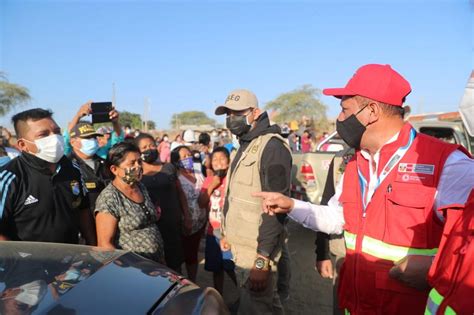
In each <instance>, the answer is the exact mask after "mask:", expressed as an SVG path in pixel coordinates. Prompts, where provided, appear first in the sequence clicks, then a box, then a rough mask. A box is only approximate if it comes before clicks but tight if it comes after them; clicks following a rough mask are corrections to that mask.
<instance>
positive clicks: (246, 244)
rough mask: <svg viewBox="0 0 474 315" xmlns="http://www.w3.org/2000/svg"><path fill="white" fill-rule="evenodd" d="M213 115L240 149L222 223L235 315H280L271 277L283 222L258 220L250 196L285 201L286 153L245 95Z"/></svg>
mask: <svg viewBox="0 0 474 315" xmlns="http://www.w3.org/2000/svg"><path fill="white" fill-rule="evenodd" d="M215 113H216V115H224V114H225V115H226V116H227V117H226V118H227V119H226V125H227V128H228V129H229V130H230V131H231V132H232V133H233V134H234V135H236V136H237V138H238V140H239V144H240V147H239V148H238V150H237V151H236V152H234V154H233V155H232V161H231V166H230V170H229V175H228V176H227V194H226V202H225V205H224V215H225V219H224V222H223V223H224V224H223V226H224V234H225V238H226V241H227V242H228V244H229V245H230V247H231V249H232V253H233V255H234V259H235V264H236V274H237V280H238V284H239V288H240V305H239V314H283V308H282V305H281V301H280V297H279V295H278V293H277V288H276V276H275V275H276V272H277V268H278V267H279V266H278V262H279V260H280V256H281V251H282V247H283V246H284V243H285V240H286V233H285V226H284V224H285V219H286V217H285V216H276V217H273V216H270V215H268V214H263V213H262V211H261V200H260V199H259V198H255V197H252V195H251V194H252V192H256V191H262V190H263V191H265V190H268V191H273V192H280V193H283V194H286V195H289V189H290V173H291V165H292V159H291V153H290V149H289V147H288V145H287V143H286V141H285V139H284V138H282V137H281V136H280V133H281V130H280V128H279V127H278V126H277V125H271V124H270V120H269V118H268V114H267V113H266V112H265V111H261V110H260V109H259V108H258V101H257V97H256V96H255V95H254V94H253V93H252V92H250V91H248V90H235V91H232V92H231V93H230V94H229V96H228V97H227V99H226V101H225V104H224V105H221V106H219V107H218V108H217V109H216V112H215ZM283 265H284V266H283V267H289V266H288V264H283ZM281 268H282V266H281V265H280V269H281ZM288 273H289V270H286V272H285V274H286V275H288ZM280 276H282V275H280Z"/></svg>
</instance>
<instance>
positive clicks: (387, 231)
mask: <svg viewBox="0 0 474 315" xmlns="http://www.w3.org/2000/svg"><path fill="white" fill-rule="evenodd" d="M456 149H461V150H463V149H462V147H460V146H457V145H452V144H448V143H445V142H442V141H440V140H438V139H436V138H433V137H430V136H427V135H424V134H421V133H416V131H415V130H414V129H413V127H412V126H411V125H410V124H408V123H407V124H405V125H404V126H403V128H402V130H401V131H400V133H399V136H398V138H397V140H396V141H395V142H392V143H389V144H386V145H385V146H384V147H382V149H381V151H380V160H379V167H378V168H379V169H378V173H377V175H378V177H379V178H378V179H379V186H378V188H377V189H376V190H375V193H374V194H373V196H372V199H371V200H370V202H368V203H367V202H366V201H364V200H367V198H363V196H364V197H366V191H367V190H368V188H367V185H368V179H369V162H368V161H367V160H366V159H364V158H363V157H362V156H361V153H360V152H357V153H356V155H355V156H354V158H353V159H352V160H351V161H350V162H349V163H348V165H347V167H346V171H345V174H344V183H343V190H342V194H341V197H340V199H339V202H340V203H341V204H342V205H343V209H344V219H345V222H346V223H345V226H344V229H345V232H344V237H345V241H346V249H347V254H346V258H345V261H344V265H343V266H342V269H341V282H340V284H339V289H338V290H339V301H340V305H339V306H340V307H341V308H343V309H346V311H348V312H350V313H351V314H404V315H406V314H423V312H424V309H425V306H426V299H427V297H428V291H426V292H421V291H417V290H415V289H413V288H410V287H407V286H405V285H404V284H402V283H401V282H399V281H397V280H395V279H392V278H390V277H389V274H388V273H389V270H390V268H392V267H393V266H394V262H396V261H398V260H401V259H402V258H403V257H405V256H407V255H410V254H415V255H430V256H434V255H435V254H436V252H437V248H438V245H439V242H440V239H441V234H442V230H443V224H442V223H441V221H440V220H439V219H438V218H437V216H436V214H435V213H434V212H433V209H432V208H433V204H434V199H435V193H436V188H437V186H438V182H439V178H440V176H441V171H442V169H443V166H444V163H445V162H446V159H447V158H448V156H449V155H450V154H451V153H452V152H453V151H455V150H456ZM463 151H464V150H463ZM464 152H465V151H464Z"/></svg>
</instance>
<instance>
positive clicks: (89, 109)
mask: <svg viewBox="0 0 474 315" xmlns="http://www.w3.org/2000/svg"><path fill="white" fill-rule="evenodd" d="M94 104H97V103H93V102H92V101H88V102H87V103H85V104H84V105H82V106H81V107H80V108H79V111H78V112H77V113H76V115H74V117H73V119H72V120H71V122H70V123H69V125H68V129H67V131H66V132H65V133H64V135H63V136H64V143H65V148H64V152H65V154H66V155H68V154H70V153H71V151H72V147H71V144H70V141H69V138H70V136H69V133H70V132H71V130H72V129H73V128H74V126H76V125H77V124H78V123H79V121H80V120H81V119H82V118H83V117H85V116H89V115H92V117H93V120H94V112H93V107H94ZM100 104H103V103H100ZM110 108H111V110H110V111H109V113H108V115H109V119H110V122H112V126H113V132H112V136H111V138H110V140H109V141H108V143H107V144H106V145H105V146H101V147H100V148H99V150H98V151H97V152H96V154H97V155H98V156H100V157H101V158H103V159H106V158H107V154H108V152H109V150H110V148H112V147H113V146H114V144H117V143H119V142H122V141H123V140H124V138H125V134H124V133H123V131H122V127H121V126H120V123H119V113H118V111H116V110H115V108H114V107H110Z"/></svg>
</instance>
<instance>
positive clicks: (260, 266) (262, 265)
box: [255, 257, 270, 270]
mask: <svg viewBox="0 0 474 315" xmlns="http://www.w3.org/2000/svg"><path fill="white" fill-rule="evenodd" d="M255 268H256V269H257V270H268V269H270V260H268V259H265V258H262V257H258V258H257V259H255Z"/></svg>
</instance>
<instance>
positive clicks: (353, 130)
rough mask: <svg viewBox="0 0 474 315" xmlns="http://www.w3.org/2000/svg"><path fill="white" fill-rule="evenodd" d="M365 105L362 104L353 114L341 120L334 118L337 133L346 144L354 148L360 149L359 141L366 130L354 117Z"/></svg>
mask: <svg viewBox="0 0 474 315" xmlns="http://www.w3.org/2000/svg"><path fill="white" fill-rule="evenodd" d="M366 107H367V106H364V107H363V108H361V109H360V110H359V111H358V112H357V113H356V114H355V115H354V114H352V115H350V116H349V118H346V119H345V120H343V121H339V120H336V130H337V133H338V134H339V135H340V136H341V138H342V140H344V142H346V143H347V145H348V146H350V147H351V148H354V149H360V141H361V140H362V136H363V135H364V132H365V130H366V127H365V126H364V125H363V124H362V123H361V122H360V121H359V120H358V119H357V118H356V116H357V115H358V114H359V113H360V112H361V111H362V110H364V108H366Z"/></svg>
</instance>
